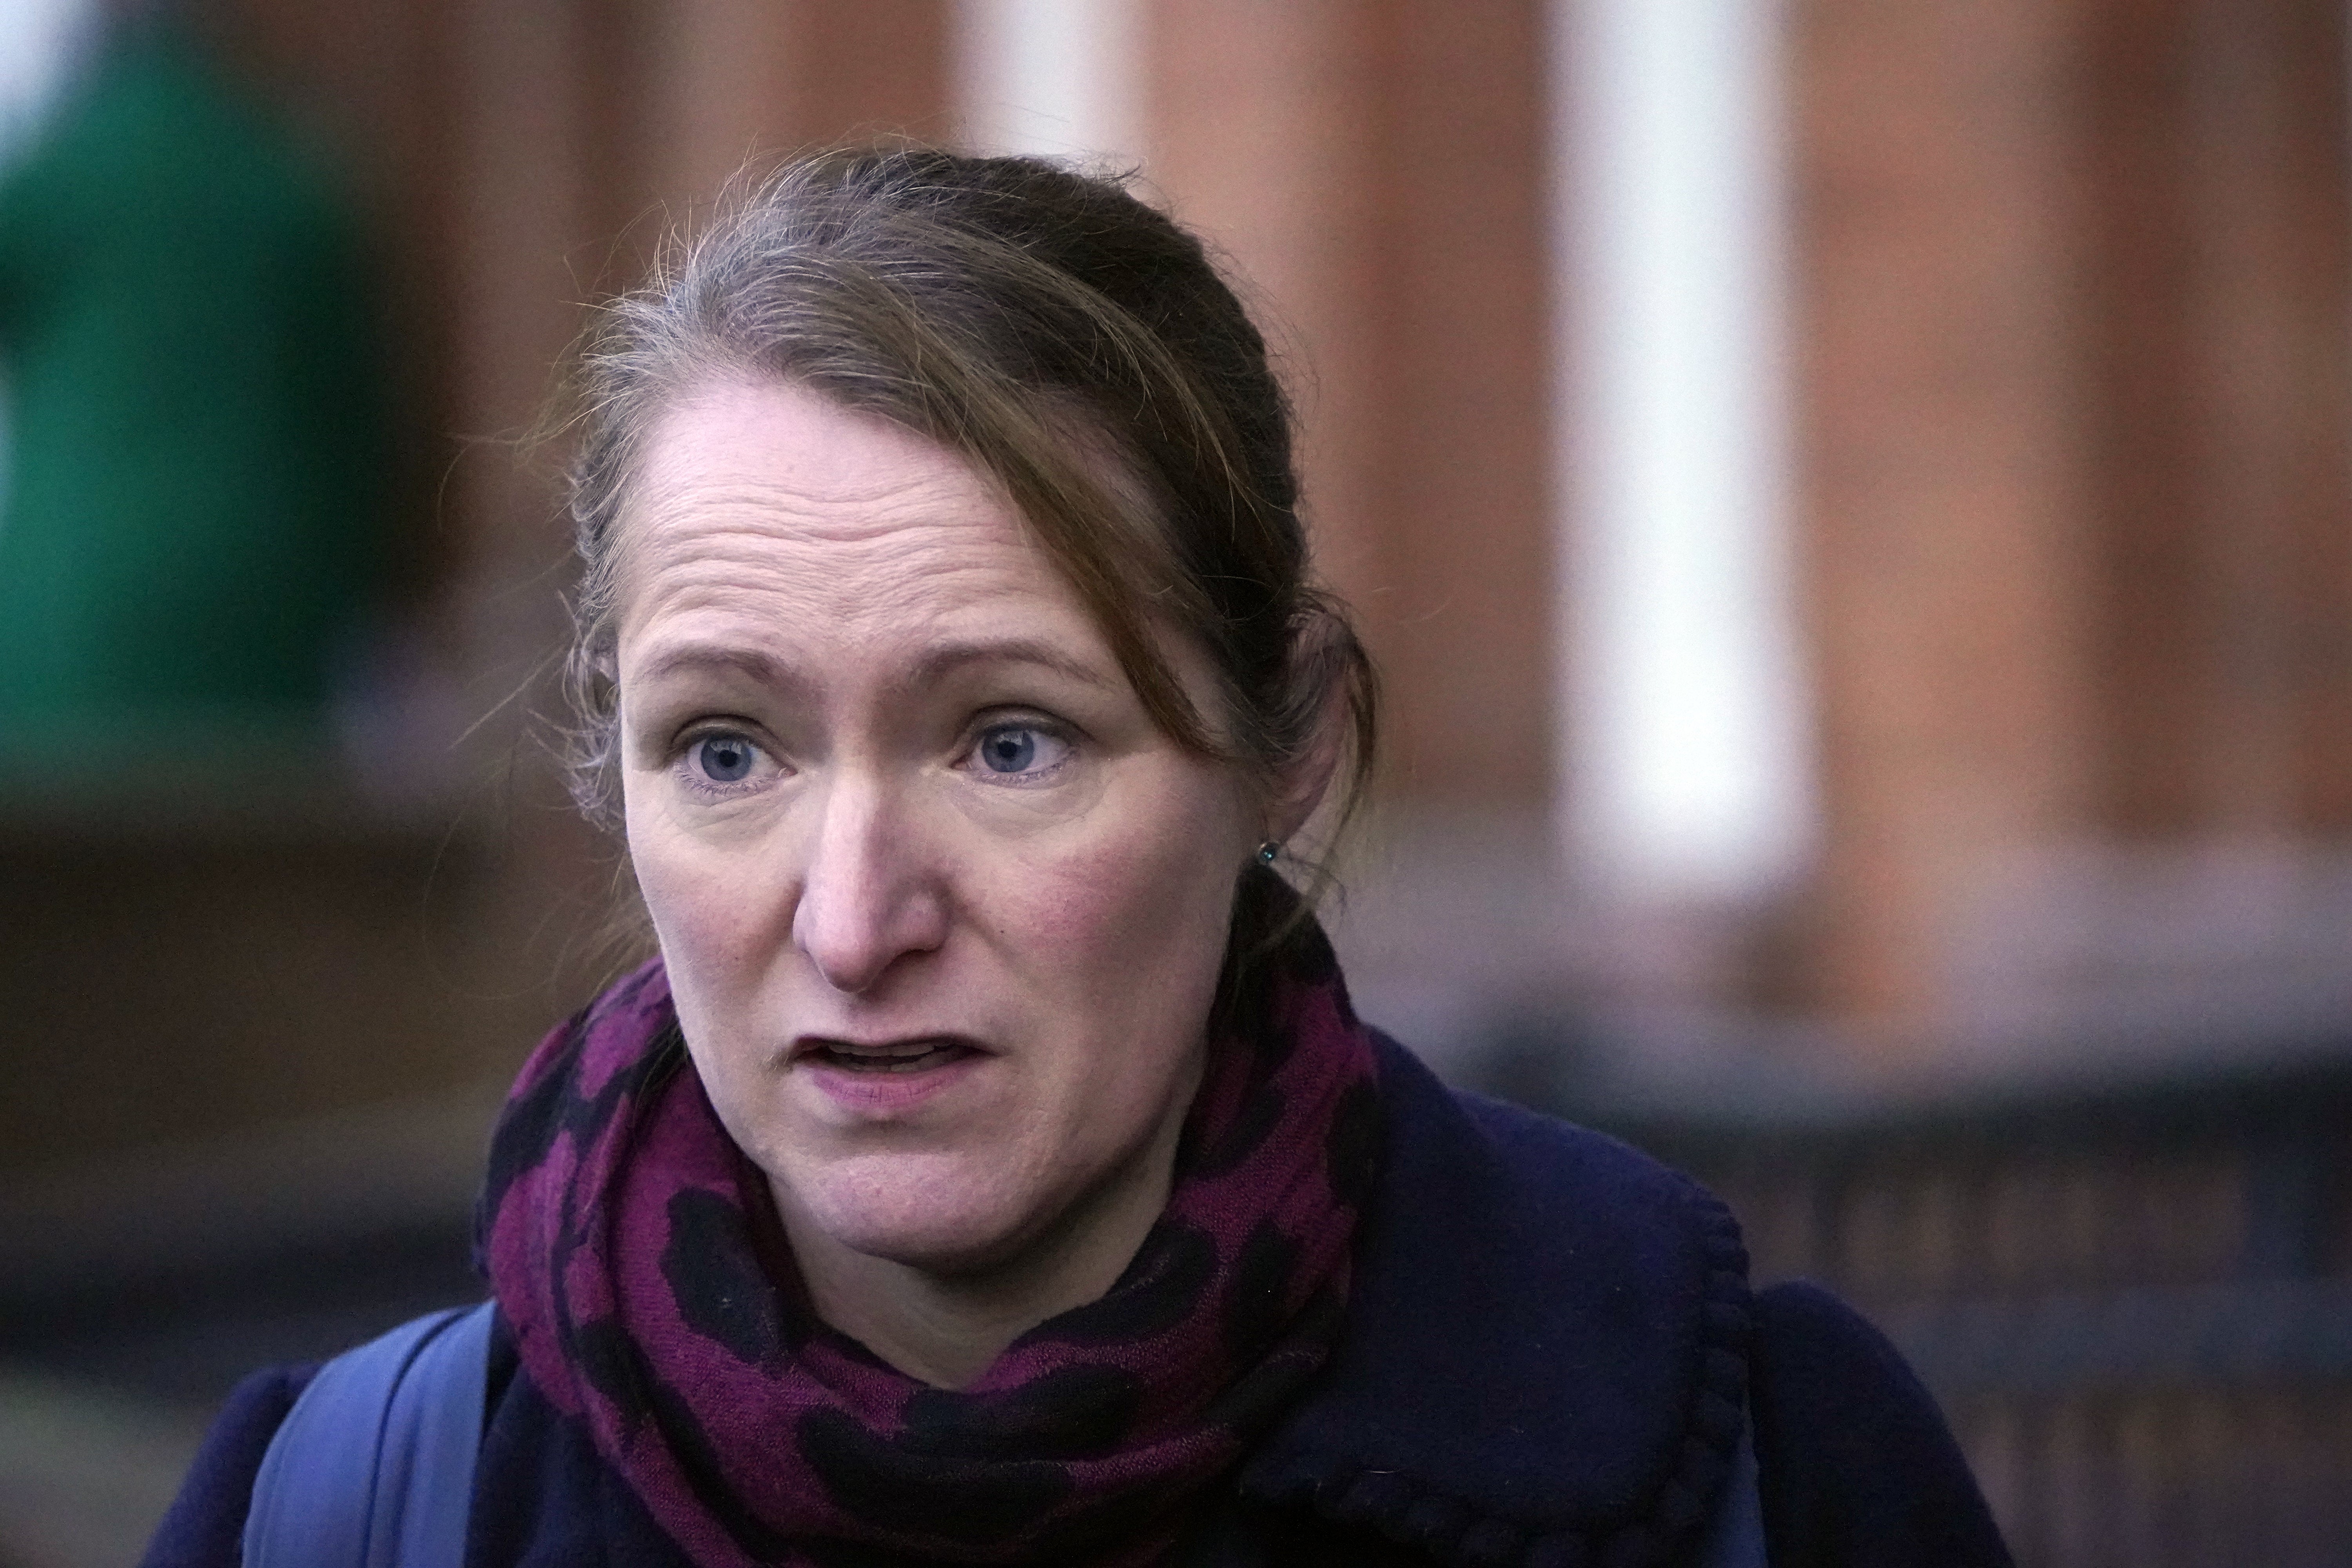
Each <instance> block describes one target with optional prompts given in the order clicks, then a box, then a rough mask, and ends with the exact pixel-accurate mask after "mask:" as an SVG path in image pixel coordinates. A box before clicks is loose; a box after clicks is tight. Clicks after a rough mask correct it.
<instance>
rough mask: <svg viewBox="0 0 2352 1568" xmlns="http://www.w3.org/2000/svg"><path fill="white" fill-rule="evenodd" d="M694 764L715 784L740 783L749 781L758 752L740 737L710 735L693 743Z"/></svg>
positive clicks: (757, 758)
mask: <svg viewBox="0 0 2352 1568" xmlns="http://www.w3.org/2000/svg"><path fill="white" fill-rule="evenodd" d="M691 756H692V759H693V762H694V765H695V766H696V767H697V768H698V769H699V770H700V771H701V773H702V776H703V777H705V778H707V779H709V780H710V781H711V782H712V783H714V784H740V783H741V782H742V781H743V780H744V779H746V778H749V777H750V776H751V764H752V763H755V762H757V761H758V760H759V756H760V752H759V749H758V748H757V747H755V746H753V745H752V744H751V742H749V741H747V740H745V739H744V738H743V737H742V736H740V735H711V736H708V737H706V738H704V739H702V740H699V741H697V742H695V743H694V749H693V752H691Z"/></svg>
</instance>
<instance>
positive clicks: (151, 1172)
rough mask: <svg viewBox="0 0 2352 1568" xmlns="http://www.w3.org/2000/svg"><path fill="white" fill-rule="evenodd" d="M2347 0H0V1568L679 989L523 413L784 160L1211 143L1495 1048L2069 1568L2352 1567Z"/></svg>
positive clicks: (80, 1524)
mask: <svg viewBox="0 0 2352 1568" xmlns="http://www.w3.org/2000/svg"><path fill="white" fill-rule="evenodd" d="M2347 74H2352V73H2347V11H2346V8H2345V7H2344V6H2343V5H2341V4H2338V3H2333V0H1948V3H1946V4H1939V5H1898V4H1889V3H1887V0H1283V3H1282V4H1279V5H1276V4H1267V3H1265V0H854V3H853V0H838V3H818V0H337V3H336V4H333V5H328V4H325V3H323V0H184V3H183V4H179V5H137V6H133V5H108V4H103V3H101V0H8V3H7V4H6V5H0V389H5V391H4V392H0V406H5V439H0V454H4V455H0V992H5V997H6V1002H5V1006H0V1083H5V1089H0V1564H6V1565H7V1568H78V1565H80V1564H85V1563H88V1564H100V1563H127V1562H129V1561H131V1560H132V1559H133V1558H134V1557H135V1556H136V1554H137V1552H138V1550H139V1548H140V1546H141V1545H142V1543H143V1541H144V1539H145V1536H146V1533H147V1531H149V1529H151V1528H152V1521H154V1519H155V1518H156V1517H157V1516H158V1515H159V1514H160V1512H161V1510H162V1508H163V1504H164V1502H165V1501H166V1500H168V1498H169V1496H170V1493H171V1490H172V1489H173V1486H174V1484H175V1483H176V1479H177V1476H178V1472H179V1469H180V1468H181V1467H182V1466H183V1465H184V1463H185V1461H186V1458H187V1456H188V1454H189V1453H190V1452H191V1450H192V1447H193V1445H194V1441H195V1438H196V1436H197V1435H198V1434H200V1432H201V1430H202V1427H203V1425H204V1422H205V1419H206V1418H207V1417H208V1415H209V1414H210V1412H211V1410H212V1408H213V1407H214V1405H215V1404H216V1402H217V1401H218V1399H219V1398H220V1396H221V1395H222V1394H223V1393H224V1392H225V1391H226V1388H227V1386H228V1385H229V1384H230V1383H231V1382H233V1381H234V1380H235V1378H236V1376H238V1375H239V1374H241V1373H243V1372H245V1371H247V1370H248V1369H250V1368H251V1367H252V1366H254V1365H256V1364H257V1363H264V1362H268V1361H274V1360H288V1359H308V1358H312V1357H316V1356H319V1355H321V1354H325V1353H329V1352H332V1351H333V1350H335V1349H337V1348H340V1347H341V1345H343V1344H345V1343H348V1342H351V1341H352V1339H354V1338H357V1337H360V1336H362V1335H364V1334H366V1333H369V1332H373V1331H375V1330H377V1329H380V1328H382V1327H383V1326H386V1325H388V1324H389V1323H391V1322H393V1321H397V1320H398V1319H400V1318H402V1317H404V1316H406V1315H408V1314H410V1313H412V1312H414V1311H415V1310H422V1309H423V1308H425V1307H427V1306H431V1305H435V1304H438V1303H440V1302H444V1301H448V1300H460V1299H463V1298H465V1297H466V1296H467V1295H468V1294H469V1293H471V1292H472V1290H473V1285H472V1282H471V1280H470V1279H469V1277H468V1276H467V1271H466V1265H465V1259H464V1237H465V1231H466V1213H467V1205H468V1203H469V1201H470V1196H471V1192H472V1187H473V1183H474V1181H475V1177H476V1173H477V1167H478V1160H479V1156H480V1151H481V1147H482V1143H483V1140H484V1138H485V1136H486V1133H487V1130H488V1123H489V1119H490V1117H491V1116H492V1115H493V1114H494V1112H495V1109H496V1106H497V1103H498V1100H499V1095H500V1093H501V1091H502V1089H503V1088H504V1086H505V1083H506V1081H507V1079H508V1078H509V1075H510V1074H511V1073H512V1071H513V1069H514V1068H515V1067H516V1066H517V1065H518V1064H519V1062H520V1058H521V1057H522V1055H523V1053H524V1052H525V1051H526V1050H527V1049H528V1048H529V1047H530V1045H531V1044H532V1043H533V1042H534V1041H535V1040H536V1038H537V1037H539V1035H540V1034H541V1032H543V1031H544V1030H545V1029H546V1027H547V1026H549V1025H550V1024H551V1023H552V1022H553V1021H554V1020H555V1019H556V1018H558V1017H559V1016H562V1014H563V1013H564V1012H566V1011H568V1010H569V1009H570V1008H572V1007H573V1006H575V1005H578V1004H579V1002H581V1001H582V1000H583V999H584V998H585V997H586V996H587V995H588V994H591V993H592V991H593V988H594V987H595V985H596V984H597V983H598V982H599V981H600V980H601V979H602V978H604V974H605V973H606V969H607V962H608V961H607V957H606V952H605V950H604V948H603V947H602V946H601V945H600V942H599V939H598V931H599V921H600V915H601V911H602V908H603V905H604V900H605V896H606V894H607V892H608V891H609V889H610V888H611V886H612V882H613V879H614V866H615V860H614V849H613V847H610V846H608V845H604V844H602V843H599V842H598V841H596V840H595V839H594V838H593V837H592V836H590V835H589V834H588V833H587V831H586V830H585V829H584V828H583V827H582V826H580V825H579V824H578V823H577V822H576V821H575V820H574V819H573V818H572V816H571V815H570V814H569V810H568V808H567V806H566V805H565V804H564V801H563V797H562V790H561V788H560V786H559V785H558V784H557V783H556V782H555V778H554V773H553V769H552V767H551V763H550V760H549V755H548V752H547V750H546V743H545V742H546V738H547V735H548V733H549V723H550V721H551V720H552V719H553V718H554V716H555V715H556V714H557V712H558V709H557V705H556V701H555V697H554V691H553V688H552V686H551V682H550V681H549V679H548V675H549V665H550V661H551V658H552V656H553V655H554V653H555V650H556V649H558V647H560V646H561V643H562V637H563V634H564V630H565V621H564V615H563V610H562V598H561V595H562V590H563V588H564V586H565V583H566V563H565V533H564V528H563V525H562V520H561V518H560V516H559V515H558V510H557V507H556V504H555V500H554V491H553V488H552V486H551V482H550V480H551V468H552V466H553V465H552V460H551V458H548V457H546V456H544V455H536V456H535V455H534V454H533V453H532V452H531V451H530V450H529V449H527V447H526V446H525V444H524V443H523V442H522V440H521V437H523V435H524V434H525V433H526V432H527V430H528V428H529V427H530V424H531V422H532V421H533V419H534V417H535V416H537V415H538V413H539V411H540V410H541V407H542V405H544V402H545V400H546V398H547V396H548V395H549V393H550V392H551V388H552V386H553V367H554V366H555V365H556V364H557V363H558V361H559V360H560V359H561V357H562V354H563V353H564V350H565V348H566V345H567V344H568V343H569V342H571V341H572V338H573V336H574V334H575V333H576V332H577V331H579V329H580V328H581V326H582V324H583V310H584V307H585V306H586V304H587V303H588V302H590V301H593V300H595V299H597V298H598V297H600V296H602V295H604V294H605V293H607V292H609V291H611V290H613V289H616V288H621V287H625V286H627V285H628V284H629V283H631V282H632V281H633V280H634V279H635V278H637V277H638V276H639V275H640V273H641V271H642V268H644V266H645V265H646V260H647V258H648V257H649V256H650V255H651V253H652V251H653V249H654V247H656V243H657V242H658V240H659V239H660V237H661V236H662V235H663V234H664V233H665V232H667V230H669V229H670V228H671V227H673V226H676V225H677V224H679V223H682V222H688V221H690V220H691V219H692V217H693V216H694V214H695V213H696V212H697V211H698V208H699V207H700V206H701V205H702V204H706V203H707V202H708V200H709V197H710V196H711V195H712V194H713V193H714V192H716V190H717V189H718V188H719V184H720V183H721V182H722V181H723V180H724V179H725V178H726V176H728V175H729V174H730V173H732V172H734V171H735V170H736V169H737V168H738V167H739V166H740V164H742V163H743V162H744V161H745V160H746V158H747V157H751V156H753V155H757V154H761V153H775V152H778V151H782V150H787V149H790V148H793V147H796V146H802V145H806V144H810V143H814V142H826V141H832V140H836V139H841V138H854V137H857V136H861V135H872V134H875V133H879V132H909V133H912V134H913V135H916V136H918V137H921V138H925V139H929V140H935V141H943V142H953V143H957V144H961V145H967V146H972V147H978V148H983V149H991V150H995V149H1010V150H1022V151H1035V152H1044V153H1055V154H1066V155H1079V156H1086V157H1090V158H1094V159H1097V160H1100V161H1102V162H1103V163H1105V164H1107V165H1108V166H1109V167H1112V168H1117V169H1123V170H1133V171H1135V172H1136V173H1137V174H1138V175H1139V180H1140V182H1141V188H1142V189H1143V190H1144V191H1145V192H1146V193H1147V194H1149V195H1151V196H1152V197H1153V198H1154V199H1156V200H1159V201H1160V202H1162V203H1164V204H1165V205H1168V206H1170V207H1171V209H1172V210H1174V211H1175V212H1176V213H1177V214H1178V215H1179V216H1181V218H1183V219H1184V220H1185V221H1187V222H1189V223H1191V224H1192V225H1194V226H1197V227H1198V228H1199V229H1200V230H1202V232H1203V233H1204V234H1205V235H1207V236H1208V237H1210V238H1211V240H1212V241H1213V244H1214V245H1215V246H1216V247H1219V248H1220V249H1221V251H1222V252H1223V255H1224V256H1225V257H1226V258H1227V259H1228V261H1229V263H1230V266H1231V268H1232V270H1233V272H1234V275H1235V277H1236V278H1237V279H1239V280H1240V282H1241V283H1242V285H1243V286H1244V289H1245V292H1246V295H1247V297H1248V298H1249V299H1250V300H1252V301H1253V302H1254V303H1255V306H1256V308H1257V309H1258V310H1259V311H1260V313H1261V315H1262V316H1263V317H1264V318H1265V321H1266V322H1267V323H1268V325H1269V326H1270V328H1271V329H1272V331H1273V334H1274V336H1275V338H1276V342H1277V346H1278V348H1279V350H1280V352H1281V353H1282V356H1283V358H1284V361H1285V363H1286V368H1287V372H1288V375H1289V378H1290V382H1291V384H1292V387H1293V390H1294V392H1295V394H1296V396H1297V401H1298V405H1299V407H1300V410H1301V412H1302V416H1303V420H1304V427H1305V433H1306V436H1305V458H1304V461H1305V468H1306V472H1307V494H1308V498H1309V504H1310V507H1311V510H1312V525H1313V527H1314V530H1315V531H1316V534H1317V537H1318V542H1319V545H1320V549H1321V551H1322V553H1323V559H1324V561H1325V563H1326V566H1327V570H1328V574H1329V575H1330V576H1331V578H1332V579H1333V580H1334V582H1335V583H1336V584H1337V586H1338V587H1339V590H1340V591H1341V593H1342V594H1343V595H1345V596H1346V597H1347V598H1348V599H1349V600H1350V601H1351V602H1352V604H1353V605H1354V606H1355V607H1356V609H1357V611H1358V612H1359V614H1360V616H1361V618H1362V620H1363V622H1364V624H1365V626H1366V627H1367V630H1368V633H1369V635H1370V640H1371V642H1372V644H1373V647H1374V648H1375V651H1376V653H1377V655H1378V656H1379V657H1380V658H1381V660H1382V661H1383V664H1384V667H1385V670H1386V674H1387V678H1388V681H1389V688H1390V692H1391V698H1392V702H1393V707H1392V715H1393V718H1392V728H1391V735H1392V739H1393V749H1392V751H1391V756H1390V759H1389V763H1388V766H1387V772H1386V774H1385V777H1384V779H1383V781H1382V787H1381V806H1380V811H1379V814H1378V816H1377V819H1376V820H1375V822H1374V823H1373V825H1372V827H1371V830H1370V833H1369V835H1368V836H1367V838H1366V840H1365V842H1364V844H1363V845H1362V846H1360V848H1359V850H1358V851H1357V852H1356V855H1355V858H1354V859H1353V861H1352V862H1351V864H1350V866H1349V876H1348V888H1349V892H1348V895H1347V897H1346V900H1345V901H1344V903H1343V904H1342V905H1341V906H1340V907H1339V908H1338V909H1337V910H1335V911H1334V912H1333V924H1334V928H1335V931H1336V933H1337V935H1338V937H1339V942H1340V943H1341V946H1342V949H1343V952H1345V954H1346V956H1347V957H1348V960H1349V973H1350V975H1351V979H1352V981H1353V983H1354V985H1355V989H1356V991H1357V993H1358V996H1359V1000H1360V1005H1361V1006H1362V1010H1363V1011H1364V1012H1365V1013H1366V1014H1367V1016H1370V1017H1371V1018H1372V1019H1374V1020H1375V1021H1377V1022H1380V1023H1382V1024H1384V1025H1386V1026H1388V1027H1389V1028H1391V1030H1392V1031H1393V1032H1395V1033H1397V1034H1399V1035H1400V1036H1402V1037H1403V1038H1405V1039H1406V1040H1407V1041H1408V1042H1409V1043H1411V1044H1412V1045H1414V1046H1415V1047H1417V1048H1419V1049H1421V1050H1422V1051H1423V1053H1424V1054H1425V1055H1426V1056H1427V1057H1428V1058H1430V1059H1431V1060H1432V1061H1433V1063H1434V1064H1436V1065H1437V1066H1438V1067H1439V1068H1441V1070H1443V1071H1444V1072H1446V1073H1447V1074H1449V1075H1450V1076H1452V1077H1453V1078H1454V1079H1455V1080H1456V1081H1459V1082H1463V1083H1465V1084H1471V1085H1475V1086H1478V1087H1482V1088H1486V1089H1491V1090H1494V1091H1496V1092H1499V1093H1504V1094H1507V1095H1510V1096H1513V1097H1515V1098H1517V1099H1520V1100H1525V1101H1527V1102H1528V1103H1531V1104H1535V1105H1538V1106H1539V1107H1542V1108H1544V1109H1548V1110H1556V1111H1559V1112H1562V1113H1565V1114H1569V1115H1571V1116H1575V1117H1578V1118H1580V1119H1581V1120H1584V1121H1589V1122H1592V1123H1594V1124H1596V1125H1600V1126H1602V1127H1605V1128H1609V1129H1611V1130H1612V1131H1619V1132H1621V1133H1622V1134H1623V1135H1625V1136H1628V1137H1632V1138H1633V1139H1635V1140H1636V1141H1638V1142H1643V1144H1645V1145H1646V1146H1648V1147H1651V1148H1653V1149H1654V1150H1656V1151H1658V1152H1661V1153H1664V1154H1665V1155H1667V1156H1668V1157H1670V1158H1673V1159H1675V1160H1677V1161H1679V1162H1682V1163H1685V1164H1686V1165H1687V1166H1688V1167H1689V1168H1691V1169H1693V1170H1695V1171H1696V1172H1697V1173H1700V1174H1701V1175H1702V1176H1703V1177H1704V1178H1706V1180H1708V1181H1710V1182H1711V1183H1713V1184H1716V1185H1717V1187H1718V1188H1719V1190H1721V1191H1722V1192H1723V1193H1724V1194H1726V1195H1727V1197H1728V1198H1730V1199H1731V1200H1732V1201H1733V1203H1734V1205H1735V1206H1737V1207H1738V1209H1739V1210H1740V1211H1741V1213H1742V1215H1743V1218H1744V1219H1745V1220H1746V1221H1747V1223H1748V1228H1749V1232H1750V1237H1751V1243H1752V1245H1753V1247H1754V1250H1755V1253H1756V1257H1757V1264H1758V1270H1759V1275H1760V1276H1762V1277H1765V1278H1778V1277H1785V1276H1788V1275H1791V1274H1800V1273H1801V1274H1807V1275H1811V1276H1812V1277H1815V1278H1820V1279H1827V1280H1828V1281H1830V1282H1832V1284H1834V1285H1836V1286H1837V1287H1838V1288H1840V1289H1843V1290H1845V1291H1846V1292H1848V1293H1849V1294H1850V1295H1852V1296H1853V1297H1854V1298H1855V1299H1856V1300H1858V1301H1860V1302H1861V1303H1862V1304H1863V1305H1864V1307H1865V1308H1866V1309H1867V1310H1870V1311H1871V1312H1873V1313H1874V1315H1875V1316H1877V1317H1878V1318H1879V1319H1880V1321H1883V1322H1884V1323H1885V1324H1886V1325H1887V1326H1888V1327H1889V1329H1890V1331H1892V1332H1893V1333H1894V1334H1895V1337H1896V1338H1897V1339H1898V1341H1899V1342H1901V1343H1902V1344H1903V1346H1904V1348H1905V1349H1906V1352H1908V1353H1909V1354H1910V1355H1911V1356H1912V1357H1913V1358H1914V1360H1915V1361H1916V1363H1917V1364H1918V1365H1919V1366H1920V1368H1921V1369H1922V1371H1923V1373H1925V1374H1926V1375H1927V1378H1928V1380H1929V1381H1930V1383H1931V1384H1934V1386H1935V1387H1936V1388H1937V1392H1938V1393H1939V1394H1941V1396H1942V1397H1943V1398H1944V1400H1945V1401H1946V1403H1947V1405H1948V1408H1949V1410H1950V1412H1951V1414H1952V1415H1953V1418H1954V1421H1955V1424H1956V1426H1957V1427H1958V1430H1959V1431H1960V1433H1961V1436H1962V1437H1963V1440H1964V1441H1965V1442H1966V1444H1967V1445H1968V1447H1969V1450H1970V1452H1971V1455H1972V1457H1973V1458H1974V1459H1975V1460H1976V1462H1977V1464H1978V1466H1979V1470H1980V1472H1981V1474H1982V1477H1983V1479H1984V1481H1985V1484H1986V1487H1987V1489H1988V1491H1989V1493H1990V1496H1991V1498H1992V1500H1993V1501H1994V1504H1995V1507H1996V1509H1997V1510H1998V1511H1999V1512H2000V1516H2001V1518H2002V1521H2003V1523H2004V1525H2005V1527H2006V1528H2007V1529H2008V1531H2010V1533H2011V1540H2012V1542H2013V1543H2014V1545H2015V1546H2016V1548H2017V1550H2018V1552H2019V1555H2020V1557H2021V1561H2022V1562H2024V1563H2029V1564H2034V1565H2057V1564H2067V1565H2073V1564H2091V1563H2110V1562H2112V1563H2132V1564H2135V1565H2152V1564H2205V1563H2265V1564H2289V1563H2336V1562H2341V1561H2346V1560H2347V1559H2352V1151H2347V1139H2346V1137H2345V1132H2346V1131H2347V1128H2352V962H2347V959H2352V951H2347V949H2352V468H2347V463H2348V462H2352V459H2347V432H2352V406H2347V401H2348V399H2347V395H2352V330H2348V329H2352V125H2347V115H2346V98H2347Z"/></svg>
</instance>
